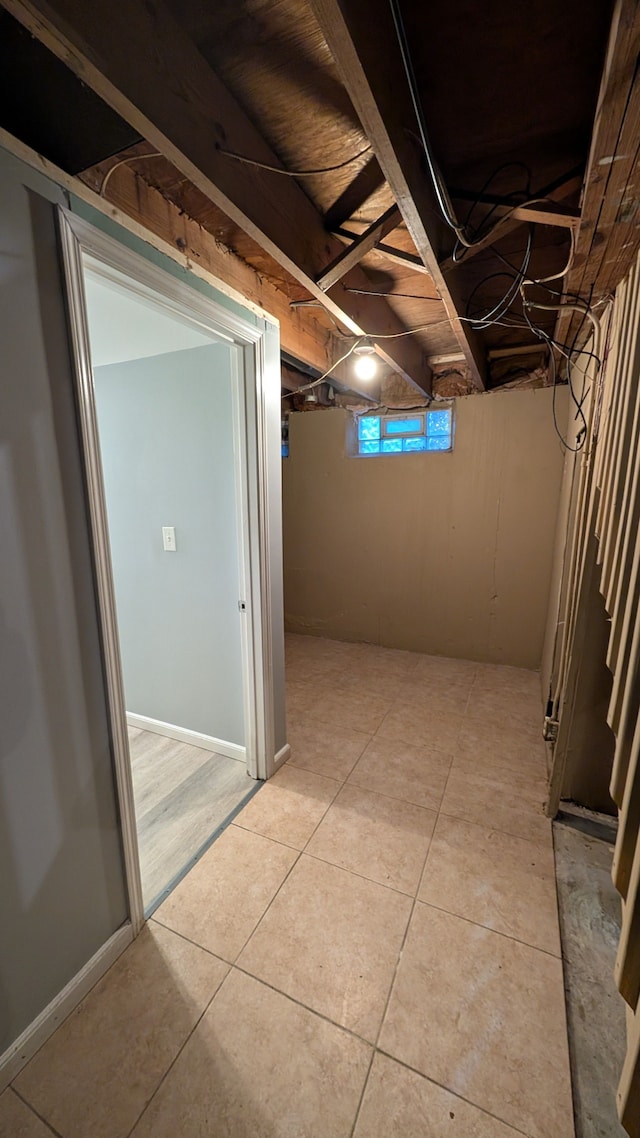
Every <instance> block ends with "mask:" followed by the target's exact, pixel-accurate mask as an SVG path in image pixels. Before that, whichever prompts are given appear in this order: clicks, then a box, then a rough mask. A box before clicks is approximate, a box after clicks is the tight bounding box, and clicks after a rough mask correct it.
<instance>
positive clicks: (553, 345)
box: [389, 0, 602, 451]
mask: <svg viewBox="0 0 640 1138" xmlns="http://www.w3.org/2000/svg"><path fill="white" fill-rule="evenodd" d="M389 5H390V8H391V15H392V18H393V23H394V27H395V31H396V36H397V40H398V46H399V49H400V54H401V57H402V63H403V67H404V71H405V76H406V80H407V83H408V86H409V91H410V94H411V101H412V104H413V110H414V113H415V116H416V120H417V123H418V130H419V141H420V144H421V147H422V151H423V153H424V157H425V159H426V162H427V167H428V170H429V175H430V177H431V181H432V183H433V189H434V192H435V196H436V200H437V202H438V206H439V208H440V212H441V214H442V216H443V218H444V220H445V222H446V224H447V225H448V226H449V228H450V229H452V230H453V232H454V233H455V237H456V241H455V245H454V249H453V255H452V259H453V261H454V262H455V263H460V262H461V261H462V260H463V259H464V254H465V250H468V249H472V248H474V246H477V245H479V244H481V243H486V239H487V237H488V236H489V235H491V234H496V235H497V233H498V231H499V229H500V227H501V226H503V225H504V223H505V221H507V220H508V219H509V218H510V217H511V216H512V215H513V212H514V210H515V209H519V208H521V207H522V206H524V205H533V204H534V203H536V202H542V201H546V200H548V199H546V198H545V197H542V196H541V197H531V174H530V171H529V170H528V168H527V167H526V166H525V165H524V164H523V163H506V164H505V165H503V166H500V167H498V169H497V170H495V171H494V172H493V173H492V174H491V176H490V178H489V179H488V180H487V182H486V183H485V185H484V186H483V188H482V190H481V191H480V193H479V194H478V196H477V198H476V200H475V201H474V202H473V203H472V204H471V207H470V209H469V211H468V213H467V216H466V218H465V220H464V222H463V223H461V222H460V221H459V220H458V218H457V216H456V212H455V209H454V207H453V203H452V201H451V198H450V196H449V192H448V190H447V187H446V185H445V183H444V179H443V177H442V173H441V171H440V169H439V167H438V164H437V162H436V160H435V158H434V155H433V151H432V148H431V144H430V142H429V136H428V132H427V125H426V120H425V116H424V111H423V108H422V103H421V99H420V94H419V90H418V84H417V81H416V75H415V71H414V67H413V62H412V59H411V52H410V48H409V40H408V37H407V33H406V29H405V26H404V21H403V18H402V12H401V10H400V3H399V0H389ZM511 166H519V167H521V168H522V169H523V170H524V171H525V172H526V174H527V182H526V186H525V187H524V189H523V190H522V191H517V192H516V193H514V194H513V195H512V197H514V198H515V197H516V196H517V197H520V198H521V199H522V198H523V199H524V200H520V201H514V205H513V208H512V209H511V210H509V211H507V213H506V214H503V215H502V216H501V217H500V218H498V220H497V221H494V220H493V216H494V214H495V210H496V208H497V207H496V206H493V208H492V209H491V210H489V212H488V214H486V216H485V217H484V218H483V220H482V222H481V223H480V225H479V226H478V227H475V228H474V227H473V226H472V217H473V214H474V212H475V210H476V209H477V207H478V205H479V204H480V202H481V201H482V199H483V197H484V195H485V194H486V191H487V189H488V187H489V186H490V185H491V183H492V182H493V181H494V180H495V179H496V178H497V176H498V175H499V174H500V173H502V172H503V171H504V170H505V169H507V168H509V167H511ZM532 246H533V226H532V225H530V226H529V228H528V234H527V244H526V248H525V252H524V256H523V259H522V264H521V265H520V267H519V268H517V267H516V266H514V265H512V264H511V263H510V261H508V260H507V259H506V258H505V257H503V256H502V254H501V253H499V252H498V251H497V250H496V249H495V248H494V247H493V246H491V247H490V252H491V253H492V254H493V255H494V256H496V257H497V258H498V259H499V260H500V261H501V262H502V265H503V268H502V269H501V270H500V271H499V272H495V273H490V274H488V275H487V276H486V277H484V278H483V279H482V280H481V281H479V282H478V283H477V284H476V286H475V287H474V289H473V292H472V293H471V296H470V297H469V299H468V301H467V309H466V313H465V316H464V317H461V319H462V320H464V321H465V322H466V323H468V324H470V326H471V327H472V328H474V329H476V330H478V331H482V330H484V329H486V328H490V327H492V326H493V325H501V326H504V327H507V328H527V329H528V330H529V331H530V332H531V333H532V334H533V335H534V336H535V337H536V338H537V339H539V340H542V341H543V342H544V343H546V345H547V347H548V349H549V368H550V369H551V372H552V375H553V421H554V427H555V430H556V433H557V434H558V437H559V438H560V441H561V442H562V444H563V446H564V447H566V448H567V449H568V450H573V451H578V450H581V449H582V447H583V446H584V445H585V442H586V440H587V432H588V428H587V420H586V417H585V414H584V410H583V407H584V402H585V399H586V397H587V395H588V392H589V387H588V386H587V375H586V370H585V368H583V367H581V366H580V365H579V364H578V362H577V361H578V359H579V358H580V357H581V356H585V357H586V358H587V359H589V358H590V359H592V360H594V361H595V377H594V381H597V378H598V375H599V373H600V370H601V367H602V360H601V358H600V356H599V354H598V352H599V340H600V333H601V329H600V321H599V319H598V317H597V316H596V314H595V312H594V309H593V307H592V306H591V304H590V303H586V302H585V301H584V300H583V299H582V298H581V297H579V296H576V295H575V294H571V293H568V292H567V291H566V290H563V291H560V290H558V289H557V288H552V287H551V282H552V281H560V280H562V278H564V277H565V276H566V275H567V273H568V272H569V269H570V268H571V265H572V263H573V256H574V246H575V237H574V233H573V230H572V231H571V247H570V251H569V257H568V259H567V263H566V265H565V267H564V268H563V269H562V270H561V271H560V272H558V273H554V274H553V275H552V276H548V277H541V278H535V277H532V276H530V275H529V267H530V262H531V254H532ZM499 278H508V280H509V284H508V286H507V289H506V291H505V292H504V295H503V296H502V297H501V298H500V300H498V301H497V302H496V303H495V304H493V305H492V307H491V308H489V309H488V310H487V311H486V312H485V311H482V310H480V309H478V308H476V310H475V311H474V308H473V301H474V298H475V297H476V295H477V293H478V292H479V290H480V289H481V288H482V286H483V285H485V284H486V283H487V281H490V280H496V279H499ZM532 287H536V288H542V289H544V290H545V291H546V292H547V293H548V294H549V297H550V298H553V299H552V302H549V301H548V302H547V303H542V302H541V301H535V300H531V299H529V295H528V292H527V290H528V289H529V288H532ZM516 303H517V304H518V306H519V308H520V311H518V309H516V310H515V311H514V307H513V306H514V304H516ZM532 309H539V310H547V311H556V312H558V311H564V310H566V309H571V310H573V311H578V312H581V313H582V321H581V323H580V326H579V327H578V330H577V331H576V334H575V336H574V337H573V340H572V343H571V344H561V343H559V342H558V341H556V340H555V339H554V338H553V336H551V335H550V334H549V333H548V332H547V331H546V330H545V329H544V328H543V327H541V326H540V324H539V323H536V322H535V321H534V320H533V318H532V312H531V310H532ZM585 320H589V321H590V322H591V323H592V325H593V328H594V334H595V335H594V348H595V350H594V351H585V350H584V349H578V348H577V343H578V340H579V339H580V336H581V334H582V330H583V328H584V322H585ZM556 352H557V353H558V354H559V355H560V356H562V357H564V359H565V361H566V378H567V383H568V386H569V391H570V395H571V399H572V402H573V404H574V406H575V417H576V419H580V420H581V424H582V425H581V427H580V430H579V431H578V435H577V443H576V446H575V447H574V446H571V444H570V443H568V442H567V440H566V439H565V438H564V437H563V436H562V433H561V431H560V429H559V427H558V422H557V416H556V389H557V383H558V369H557V364H556V356H555V353H556ZM575 371H578V372H580V373H581V374H582V384H581V390H580V391H579V392H578V393H576V388H575V387H574V372H575Z"/></svg>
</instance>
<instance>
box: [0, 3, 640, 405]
mask: <svg viewBox="0 0 640 1138" xmlns="http://www.w3.org/2000/svg"><path fill="white" fill-rule="evenodd" d="M3 3H4V7H5V8H6V9H7V10H8V11H9V12H10V13H12V15H13V16H14V17H15V18H16V20H18V21H20V23H21V24H22V25H23V26H25V27H26V28H27V29H29V30H30V31H31V32H33V33H34V34H35V36H36V37H38V40H39V41H41V43H38V45H37V48H38V50H39V51H42V50H43V47H42V45H43V44H44V45H45V46H46V48H48V49H49V51H50V52H52V53H54V54H55V55H56V56H58V57H59V58H60V59H62V60H63V61H64V63H65V65H66V66H65V67H64V68H63V70H64V71H65V75H66V77H67V78H66V80H65V82H68V79H69V77H70V75H71V72H74V73H75V74H76V75H77V76H79V77H80V78H81V79H82V80H83V81H84V84H85V85H86V86H88V87H90V88H91V89H92V90H91V95H92V98H93V99H95V95H97V96H99V97H100V98H98V99H95V104H96V108H103V109H100V110H98V109H96V110H95V113H94V119H93V123H94V128H95V130H94V135H93V138H92V144H94V145H93V155H94V156H95V158H98V157H100V159H102V160H101V161H99V162H98V161H95V160H94V161H92V162H91V164H90V166H89V167H88V168H86V169H85V170H84V172H83V174H82V176H83V178H84V180H85V181H86V182H87V183H88V184H89V185H90V186H92V187H93V188H94V189H96V190H97V191H98V192H99V193H101V194H102V195H103V197H105V198H106V199H107V200H109V201H112V202H114V203H115V204H116V205H118V206H119V207H120V208H122V209H124V210H125V212H128V213H131V214H132V215H133V214H136V211H137V216H139V217H140V216H142V214H143V208H142V205H141V204H140V203H141V195H143V196H144V195H145V194H155V195H160V196H161V198H162V199H163V200H164V201H165V202H168V203H172V205H173V206H174V207H175V215H176V216H181V217H184V218H187V219H191V220H192V221H193V222H194V223H195V224H196V225H197V226H199V227H200V231H201V232H202V233H203V234H205V235H206V236H207V237H210V238H212V239H213V242H215V245H216V246H217V247H218V248H222V249H224V250H228V251H230V253H231V254H232V255H233V256H234V257H235V259H236V260H238V259H239V260H240V261H241V262H242V263H243V265H244V266H245V267H248V270H251V272H252V273H253V274H254V277H255V279H256V280H259V281H260V282H264V284H265V287H266V288H267V289H268V290H271V291H270V292H269V297H271V298H273V299H274V302H276V301H277V309H278V310H277V312H276V315H278V316H279V318H280V320H281V324H282V325H283V327H284V323H287V322H288V320H289V319H291V321H292V322H293V323H292V327H294V326H295V328H296V329H298V330H299V331H300V330H302V329H304V331H305V335H306V337H307V340H308V341H311V340H313V341H314V343H316V342H317V343H318V344H321V349H320V350H319V351H318V352H313V351H307V350H306V349H305V347H304V342H305V341H304V338H302V339H297V340H296V343H297V344H298V345H299V346H298V347H294V345H293V340H294V338H295V337H293V335H292V336H291V344H290V345H289V346H288V350H289V351H290V354H292V355H294V356H295V355H297V356H298V358H299V359H300V360H301V361H302V362H304V363H305V364H311V365H312V366H313V367H314V368H315V369H316V374H317V373H318V371H320V370H322V369H323V359H324V361H325V362H326V363H327V366H329V364H332V363H333V362H334V361H335V360H336V359H337V358H339V356H340V355H343V354H344V353H345V352H347V351H348V349H349V348H350V347H351V346H352V345H353V344H354V343H355V338H356V337H358V336H360V335H362V334H368V335H371V336H372V337H373V338H374V339H375V342H376V345H377V348H378V351H379V353H380V355H381V359H382V360H383V362H384V363H385V365H386V367H387V368H388V369H389V371H390V372H391V371H393V372H394V373H395V374H396V376H400V377H401V379H402V380H403V381H404V384H405V387H406V386H407V384H408V385H409V387H408V388H407V390H408V391H411V390H412V391H413V392H414V393H415V391H416V389H417V390H418V391H419V392H421V393H422V394H424V393H429V392H430V391H431V386H432V376H433V372H434V370H435V371H436V373H437V372H438V371H440V372H442V370H443V369H444V370H452V369H453V370H454V371H455V372H456V376H457V381H458V382H459V383H460V384H461V385H462V388H463V389H464V390H471V389H476V390H481V389H482V388H483V387H491V386H496V385H501V384H507V383H511V382H513V381H514V378H515V379H517V378H518V376H521V375H522V374H527V373H529V372H531V371H533V370H534V369H537V371H538V377H539V376H540V375H541V374H542V372H543V371H544V367H545V361H544V357H545V355H546V353H547V351H548V344H549V338H550V337H554V336H555V338H556V339H557V340H558V341H559V342H560V343H562V344H569V343H570V342H571V340H570V337H571V338H573V337H575V335H576V333H578V332H579V331H580V324H581V322H582V319H583V317H581V313H579V312H578V313H574V312H573V311H569V310H568V311H567V312H566V313H562V314H561V315H560V316H558V313H557V312H556V311H551V310H549V311H547V310H546V309H535V310H534V309H525V310H523V307H522V298H521V294H520V289H519V285H520V283H521V281H522V280H523V279H525V278H528V279H530V280H533V281H536V280H539V279H541V278H549V277H555V276H556V275H557V274H562V273H563V270H564V269H565V268H566V267H567V265H568V264H569V263H570V271H569V273H568V275H567V276H562V275H560V276H558V277H557V279H556V280H555V281H553V282H551V281H549V282H548V285H547V286H546V287H543V286H529V288H528V291H527V296H528V298H529V299H530V300H535V301H538V302H540V303H544V304H549V305H553V304H559V303H560V299H561V297H560V295H559V294H560V292H561V290H562V288H563V285H564V287H565V288H568V289H569V293H566V294H565V297H564V299H565V300H566V299H573V294H574V293H575V294H579V297H580V303H579V304H578V307H580V306H581V305H582V307H584V303H589V302H590V301H592V300H597V299H600V297H601V296H602V295H606V293H607V292H608V291H610V289H611V288H612V287H615V284H617V282H618V280H619V279H620V278H621V277H622V276H623V275H624V273H625V272H626V269H627V267H628V265H629V263H630V260H631V257H632V256H633V253H634V251H635V250H636V249H637V243H638V219H637V217H636V214H637V205H636V195H635V193H634V192H633V177H634V174H635V171H636V166H637V152H638V136H637V130H635V132H634V131H633V127H634V125H635V124H636V123H637V121H638V108H637V106H636V101H637V100H638V91H637V84H636V82H635V61H636V59H637V56H638V49H639V48H640V33H639V27H640V20H639V18H638V14H637V10H636V9H637V5H636V4H635V3H631V2H630V0H627V2H626V3H625V2H620V3H618V4H617V5H616V7H615V10H614V7H613V4H612V3H611V2H610V0H591V2H590V3H589V4H586V5H585V4H584V0H540V2H539V3H538V4H537V5H536V6H535V9H532V7H531V5H529V4H524V3H514V0H493V2H492V4H490V5H478V4H477V3H473V2H472V0H431V2H430V3H429V4H420V5H418V4H411V3H409V0H234V2H233V3H231V2H230V0H222V2H219V3H216V4H215V5H212V4H211V3H208V2H206V0H167V2H166V3H164V4H163V3H158V2H155V0H150V2H148V3H144V4H143V3H142V0H126V2H124V0H122V2H120V3H116V4H115V5H108V6H106V5H105V6H101V5H97V6H94V5H87V4H86V3H83V2H82V0H3ZM612 16H613V25H612ZM5 19H8V17H6V16H5ZM608 40H610V48H609V54H608V56H607V58H606V66H604V65H605V55H606V52H607V42H608ZM57 66H59V65H57ZM603 67H604V75H603ZM23 68H24V74H23V76H22V83H23V85H24V86H25V87H28V88H29V90H30V91H31V93H32V94H33V91H36V92H37V91H38V90H39V88H40V90H41V100H40V104H39V105H40V118H41V121H40V122H39V123H37V124H36V127H35V128H34V127H33V126H31V130H32V135H33V137H29V131H28V129H27V128H25V127H20V126H19V129H22V137H23V140H24V141H27V142H29V143H30V144H31V145H37V139H38V138H39V137H41V136H42V134H43V133H46V125H47V119H48V118H49V119H51V120H52V121H53V120H54V119H55V120H56V123H57V128H56V129H57V131H58V134H60V131H61V125H60V121H61V120H60V115H59V114H57V106H58V105H60V100H61V98H62V96H61V95H60V96H59V95H58V90H57V88H56V83H55V81H54V80H46V82H47V83H48V84H49V85H48V87H47V89H46V90H45V89H44V83H45V79H44V77H43V80H42V84H43V85H42V87H40V85H39V84H36V83H35V82H34V79H33V74H34V72H33V70H31V69H30V68H28V66H27V64H26V63H25V64H23ZM68 68H69V69H70V70H68ZM12 74H13V75H14V77H15V75H16V67H15V66H14V69H13V72H12ZM18 82H19V76H18V77H15V78H14V83H15V84H16V85H17V84H18ZM78 86H79V87H80V86H81V85H80V84H78ZM85 89H86V88H85V87H82V90H85ZM94 92H95V95H94ZM599 92H600V95H599ZM14 94H15V89H14ZM599 98H600V103H599V112H598V114H597V115H596V107H597V105H598V99H599ZM31 102H32V103H33V102H37V99H36V100H34V99H33V98H32V99H31ZM105 103H106V104H108V106H107V107H104V104H105ZM105 111H108V115H105ZM114 112H115V114H114ZM594 121H595V129H594ZM118 123H121V126H118V130H124V131H129V132H132V134H131V140H129V139H128V138H127V136H126V134H125V135H124V138H125V145H124V146H120V147H119V149H118V151H117V153H116V154H114V150H113V141H114V138H115V137H117V130H116V129H115V126H114V124H118ZM2 125H4V126H8V128H9V129H14V130H15V129H16V128H15V126H14V127H12V126H11V124H10V123H9V124H8V123H7V121H6V119H5V120H4V121H3V122H2ZM63 133H64V134H65V138H64V145H63V146H61V147H60V148H59V149H60V152H61V154H62V155H63V159H64V160H63V159H62V158H60V157H58V158H57V159H56V160H57V161H59V162H61V164H62V165H65V163H66V165H65V168H66V169H69V170H72V171H75V170H77V169H78V165H77V159H78V157H79V156H80V155H81V154H83V153H85V149H86V137H84V136H86V120H85V121H84V125H83V130H82V131H79V129H78V127H77V124H76V123H75V121H74V119H73V116H70V117H69V119H68V120H67V129H66V132H65V131H63ZM136 135H137V137H138V138H139V139H141V140H142V141H134V140H135V138H136ZM34 138H35V139H36V141H34ZM129 141H131V143H132V144H131V145H130V144H129ZM425 143H426V145H425ZM83 146H84V148H85V149H83ZM154 153H156V154H158V155H159V156H155V157H151V156H150V155H152V154H154ZM143 155H147V157H143ZM429 159H431V160H432V161H433V162H435V164H437V167H438V169H439V171H440V172H441V178H442V185H443V187H444V191H443V190H440V191H438V190H437V189H436V187H435V184H434V178H433V176H432V173H431V172H430V169H429ZM246 160H249V161H246ZM255 163H258V164H262V165H256V164H255ZM264 166H267V167H269V166H276V167H277V168H278V169H279V171H280V172H274V171H272V170H271V169H265V168H264ZM329 168H331V169H329ZM283 171H287V172H288V173H289V174H291V173H297V175H298V176H296V177H290V176H286V175H285V174H284V173H283ZM308 171H322V172H319V173H315V174H311V175H308V174H307V173H306V172H308ZM443 196H444V202H443V201H442V200H439V197H440V199H442V198H443ZM447 198H448V199H450V200H447ZM155 200H156V199H155V198H153V197H152V198H149V197H147V198H145V207H146V208H147V210H148V211H149V201H155ZM526 203H529V204H526ZM516 207H517V208H516ZM154 209H155V207H154ZM447 210H449V211H450V214H455V219H454V220H455V221H457V222H458V223H459V233H460V234H461V237H462V241H463V242H464V241H470V242H473V243H475V245H474V247H473V248H465V247H464V245H463V244H462V243H461V241H460V240H457V239H456V233H455V232H454V231H453V230H452V228H451V225H450V224H447V223H446V222H445V220H444V216H443V211H444V212H446V211H447ZM514 210H515V212H514ZM607 210H608V213H607ZM155 213H158V210H157V209H155ZM500 218H503V220H502V221H501V226H500V229H499V230H497V231H494V228H493V227H494V225H495V223H496V222H497V221H498V220H499V219H500ZM450 220H451V218H450ZM157 224H159V222H158V223H157ZM174 241H175V243H176V244H178V246H179V247H180V244H179V240H178V239H177V238H174ZM572 245H573V246H574V247H573V251H572ZM610 247H611V248H613V249H614V251H615V257H609V256H607V255H606V254H607V250H608V249H609V248H610ZM555 289H557V290H558V292H557V293H556V292H554V291H551V290H555ZM583 302H584V303H583ZM265 307H267V308H269V309H270V310H272V311H274V310H275V307H276V304H275V303H274V304H270V303H269V301H268V300H266V301H265ZM407 332H409V333H411V334H409V335H406V333H407ZM283 339H284V340H285V341H286V336H283ZM541 348H542V354H541ZM312 357H315V358H312ZM557 362H558V364H559V365H560V364H561V362H562V355H561V353H558V354H557ZM541 365H542V367H541ZM337 374H338V376H339V377H340V378H343V379H344V376H345V372H344V369H343V370H342V371H338V373H337ZM301 379H302V381H303V382H304V376H301Z"/></svg>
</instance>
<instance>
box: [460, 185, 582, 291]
mask: <svg viewBox="0 0 640 1138" xmlns="http://www.w3.org/2000/svg"><path fill="white" fill-rule="evenodd" d="M581 184H582V182H581V180H580V179H578V178H576V179H573V180H572V181H571V182H566V183H564V184H563V186H562V188H561V189H559V190H556V191H554V192H553V194H549V195H548V196H549V198H550V200H549V201H548V202H544V203H543V202H538V203H536V204H535V205H529V206H524V205H523V206H516V207H515V208H514V207H513V204H511V205H509V204H508V203H499V199H494V209H495V215H494V216H495V217H496V218H497V219H499V218H500V216H501V214H502V215H503V216H504V221H503V222H502V224H501V225H500V224H498V225H496V226H495V227H494V228H493V229H492V230H491V232H490V233H487V235H486V237H483V238H480V240H479V241H478V243H477V244H476V245H474V246H473V247H472V248H471V249H464V250H462V252H463V253H464V256H463V258H462V261H463V262H464V261H469V260H470V259H471V258H472V257H475V255H476V253H481V252H482V251H483V249H487V248H489V246H491V245H493V244H494V242H496V241H499V240H500V239H501V238H502V237H506V236H507V234H508V233H512V232H513V230H514V229H517V227H518V226H519V225H522V224H523V223H525V222H529V224H532V225H557V226H560V227H562V228H567V229H576V228H577V226H578V225H579V222H580V211H579V210H577V209H572V208H571V207H570V206H566V205H564V204H563V203H562V200H561V199H562V198H563V197H567V196H568V195H569V194H570V193H574V192H575V190H577V189H579V188H580V185H581ZM488 196H490V195H486V194H485V195H484V197H488ZM541 196H542V195H541ZM545 196H546V195H545ZM484 204H488V203H484ZM459 263H462V262H458V261H454V259H453V257H446V258H445V260H444V261H441V262H440V268H441V269H442V271H443V273H448V272H450V271H451V269H455V268H456V267H457V265H458V264H459Z"/></svg>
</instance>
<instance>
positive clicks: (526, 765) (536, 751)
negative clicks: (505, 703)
mask: <svg viewBox="0 0 640 1138" xmlns="http://www.w3.org/2000/svg"><path fill="white" fill-rule="evenodd" d="M454 754H455V755H459V756H462V755H466V756H467V757H469V758H470V759H473V758H475V757H476V756H478V755H482V756H483V761H484V758H485V756H487V757H489V756H490V755H491V754H493V756H494V757H495V759H496V761H497V760H498V759H499V760H500V761H501V762H502V763H504V765H505V766H507V765H508V766H511V767H513V768H514V769H516V770H519V769H523V770H524V769H531V770H544V768H545V745H544V740H543V738H542V726H541V724H540V725H534V727H526V726H525V725H524V724H521V723H515V722H514V723H511V724H508V723H505V722H502V723H497V722H495V723H494V722H490V721H489V720H481V719H474V718H473V715H472V714H471V713H470V712H467V714H466V715H465V717H464V719H463V721H462V727H461V729H460V734H459V736H458V740H457V742H456V747H455V751H454Z"/></svg>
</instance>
